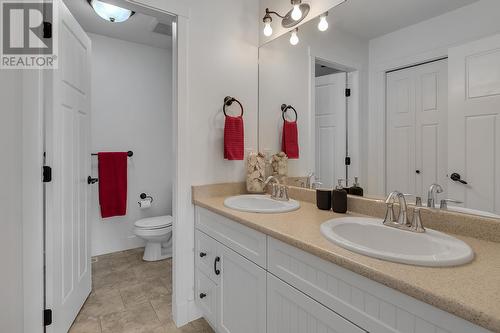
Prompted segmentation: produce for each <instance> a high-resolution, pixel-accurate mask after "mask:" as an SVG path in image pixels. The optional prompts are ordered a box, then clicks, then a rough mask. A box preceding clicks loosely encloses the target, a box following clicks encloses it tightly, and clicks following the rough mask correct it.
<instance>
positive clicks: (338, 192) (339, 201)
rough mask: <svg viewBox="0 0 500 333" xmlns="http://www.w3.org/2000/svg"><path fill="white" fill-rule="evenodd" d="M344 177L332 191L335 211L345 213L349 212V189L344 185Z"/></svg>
mask: <svg viewBox="0 0 500 333" xmlns="http://www.w3.org/2000/svg"><path fill="white" fill-rule="evenodd" d="M342 181H343V179H339V180H338V182H339V184H338V185H337V187H336V188H335V189H334V190H333V192H332V207H333V211H334V212H335V213H341V214H345V213H346V212H347V191H346V190H345V189H344V188H343V187H342Z"/></svg>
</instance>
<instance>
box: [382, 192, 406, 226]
mask: <svg viewBox="0 0 500 333" xmlns="http://www.w3.org/2000/svg"><path fill="white" fill-rule="evenodd" d="M396 198H397V199H398V202H399V216H398V219H397V220H395V219H394V201H395V199H396ZM385 204H386V205H387V212H386V214H385V219H384V224H386V225H387V224H394V223H397V224H399V225H401V226H406V225H408V215H407V211H408V206H407V204H406V199H405V196H404V194H403V193H401V192H399V191H393V192H391V193H390V194H389V195H388V196H387V199H386V200H385Z"/></svg>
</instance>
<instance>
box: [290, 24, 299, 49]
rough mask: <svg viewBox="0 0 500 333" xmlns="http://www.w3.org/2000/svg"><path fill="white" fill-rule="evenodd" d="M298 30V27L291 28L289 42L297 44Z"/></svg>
mask: <svg viewBox="0 0 500 333" xmlns="http://www.w3.org/2000/svg"><path fill="white" fill-rule="evenodd" d="M297 32H299V28H295V29H293V30H292V34H291V36H290V44H292V45H297V44H298V43H299V36H298V35H297Z"/></svg>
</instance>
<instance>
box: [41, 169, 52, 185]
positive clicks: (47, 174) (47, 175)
mask: <svg viewBox="0 0 500 333" xmlns="http://www.w3.org/2000/svg"><path fill="white" fill-rule="evenodd" d="M51 181H52V168H51V167H49V166H47V165H44V166H43V182H44V183H50V182H51Z"/></svg>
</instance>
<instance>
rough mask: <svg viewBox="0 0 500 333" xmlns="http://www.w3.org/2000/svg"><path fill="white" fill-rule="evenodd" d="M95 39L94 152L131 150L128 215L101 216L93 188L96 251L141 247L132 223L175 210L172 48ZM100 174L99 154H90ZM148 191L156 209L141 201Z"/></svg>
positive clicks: (92, 225) (93, 247)
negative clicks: (146, 206) (142, 205)
mask: <svg viewBox="0 0 500 333" xmlns="http://www.w3.org/2000/svg"><path fill="white" fill-rule="evenodd" d="M89 36H90V38H91V40H92V95H91V99H92V114H91V133H92V136H91V138H92V151H93V152H99V151H127V150H132V151H133V152H134V156H133V157H132V158H129V164H128V203H127V215H126V216H123V217H113V218H108V219H102V218H101V214H100V210H99V203H98V184H95V185H93V186H92V211H91V215H90V218H91V247H92V255H99V254H104V253H110V252H115V251H121V250H126V249H130V248H134V247H139V246H143V244H144V242H143V241H142V240H141V239H140V238H136V237H135V236H134V234H133V226H134V222H135V221H137V220H138V219H140V218H143V217H150V216H159V215H166V214H171V212H172V176H173V151H172V146H173V143H172V140H173V136H172V93H171V92H172V51H171V50H167V49H160V48H154V47H150V46H146V45H144V44H136V43H131V42H127V41H123V40H118V39H113V38H109V37H106V36H102V35H96V34H89ZM92 173H93V176H94V177H97V157H93V158H92ZM141 192H145V193H147V194H149V195H151V196H153V198H154V202H153V206H152V208H149V209H145V210H141V209H139V207H138V204H137V201H138V200H140V199H139V194H140V193H141Z"/></svg>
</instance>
